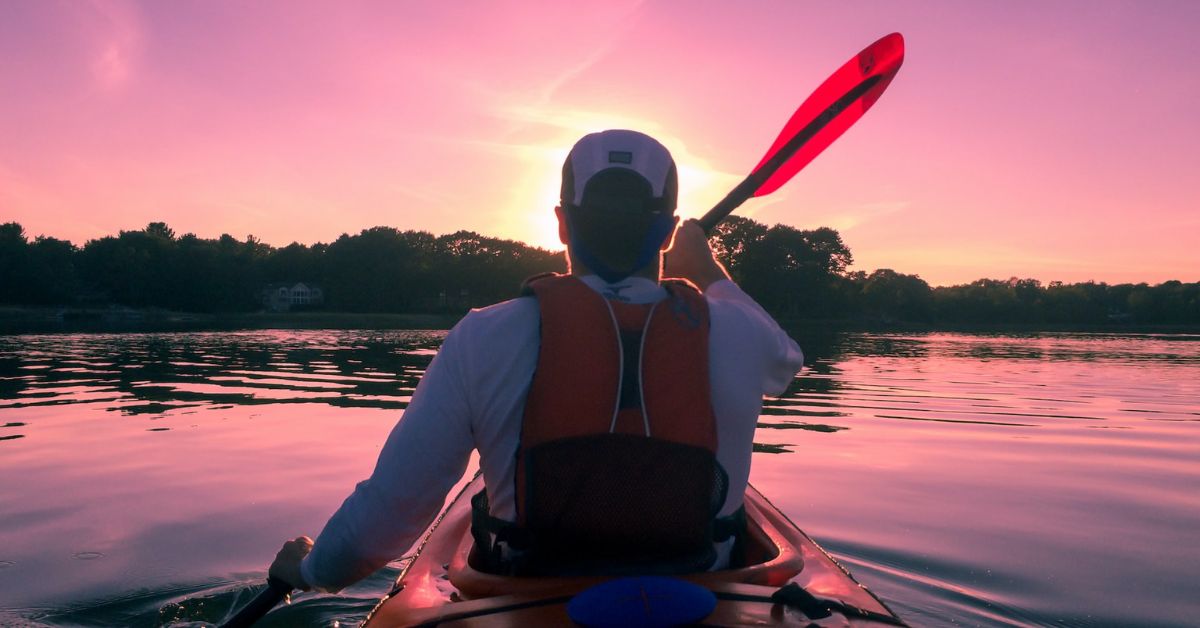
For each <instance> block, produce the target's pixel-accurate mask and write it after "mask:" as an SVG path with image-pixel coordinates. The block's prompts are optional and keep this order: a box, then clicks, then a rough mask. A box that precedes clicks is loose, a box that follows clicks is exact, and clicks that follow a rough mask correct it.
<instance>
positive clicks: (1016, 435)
mask: <svg viewBox="0 0 1200 628" xmlns="http://www.w3.org/2000/svg"><path fill="white" fill-rule="evenodd" d="M795 335H796V337H797V338H799V339H801V344H802V345H805V348H806V350H807V352H808V354H809V356H810V358H811V364H810V365H809V366H808V367H807V368H806V369H805V372H804V374H803V376H801V377H799V378H797V379H796V381H795V382H794V383H793V385H792V387H791V389H790V390H789V391H788V393H787V394H786V395H785V396H784V397H783V398H782V399H778V400H768V402H767V406H766V407H765V408H764V413H763V416H762V418H761V421H760V429H759V431H758V437H757V438H756V441H757V445H756V450H757V452H758V453H756V454H755V459H754V470H753V473H752V476H751V480H752V481H753V482H754V483H755V484H756V485H757V486H758V487H759V488H760V489H761V490H762V491H763V492H764V493H765V494H767V495H768V496H769V497H771V498H772V500H773V501H775V503H776V504H777V505H779V506H780V507H781V508H782V509H783V510H784V511H785V512H787V513H788V514H789V515H790V516H791V517H792V518H793V520H795V521H796V522H797V523H798V524H799V525H800V526H801V527H803V528H804V529H805V530H806V531H808V532H809V533H810V534H811V535H812V536H814V537H815V538H816V539H817V540H818V542H820V543H822V544H823V545H824V546H825V547H826V548H827V549H828V550H830V551H831V552H832V553H833V554H834V555H835V556H837V557H838V558H839V559H840V560H841V561H842V562H843V563H844V564H845V565H846V566H847V567H849V568H850V570H851V571H852V572H854V574H855V575H856V576H857V577H858V579H859V580H860V581H862V582H863V583H864V584H866V585H867V586H869V587H870V588H871V589H873V590H874V591H875V592H876V593H877V594H879V595H880V596H881V597H883V598H884V599H885V600H886V601H887V602H888V603H889V604H890V605H891V606H892V608H893V609H895V610H896V611H897V612H898V613H900V614H901V615H902V616H903V617H904V618H905V619H907V620H908V621H910V622H911V623H913V624H914V625H928V626H945V625H965V626H976V625H979V626H1009V625H1053V626H1131V625H1137V626H1143V625H1144V626H1195V625H1200V585H1198V584H1197V581H1198V580H1200V337H1197V336H1147V335H1138V336H1133V335H1127V336H1112V335H1067V334H1056V335H1037V336H982V335H980V336H975V335H957V334H929V335H872V334H837V335H825V336H820V337H818V336H815V335H811V334H810V335H809V336H806V334H805V332H804V331H798V332H797V333H796V334H795ZM443 337H444V332H395V331H388V332H371V331H276V332H273V331H266V332H243V333H189V334H121V335H75V336H71V335H47V336H6V337H0V625H18V626H20V625H52V626H78V625H84V626H158V625H172V626H201V625H208V624H210V623H214V622H219V621H220V620H222V619H223V618H225V617H226V616H227V615H228V614H229V612H230V610H231V609H232V608H234V607H237V606H239V605H240V604H242V603H244V602H245V601H248V600H249V599H250V597H252V596H253V595H254V593H255V592H256V591H257V588H258V587H259V586H260V585H259V583H260V582H261V581H262V579H263V577H264V576H265V570H266V566H267V565H268V564H269V563H270V561H271V558H272V557H273V556H274V553H275V551H276V550H277V549H278V546H279V545H280V543H281V542H282V540H283V539H285V538H288V537H291V536H295V535H297V534H309V535H312V536H315V535H316V533H317V532H319V531H320V528H321V526H322V524H323V523H324V522H325V519H326V518H327V517H328V516H329V515H330V514H331V513H332V511H333V510H334V509H335V508H336V507H337V506H338V504H340V502H341V500H342V499H343V498H344V497H345V495H346V494H347V493H348V492H349V491H350V489H351V488H352V487H353V485H354V483H355V482H357V481H358V480H360V479H362V478H363V477H365V476H367V475H368V474H369V473H370V470H371V468H372V466H373V464H374V459H375V456H376V455H377V453H378V451H379V447H380V446H381V445H382V443H383V440H384V438H385V437H386V435H387V433H388V432H389V431H390V430H391V428H392V426H393V424H394V423H395V422H396V420H397V419H398V418H400V416H401V414H402V411H403V408H404V407H405V405H406V404H407V402H408V400H409V397H410V395H411V394H412V391H413V388H414V387H415V385H416V383H417V381H418V379H419V378H420V375H421V373H422V371H423V369H424V368H425V367H426V366H427V365H428V363H429V360H430V359H431V357H432V355H433V353H434V352H435V351H436V349H437V347H438V345H439V344H440V342H441V339H442V338H443ZM398 566H399V562H397V563H394V564H393V565H392V566H390V567H389V568H387V569H384V570H382V571H381V572H379V573H377V574H376V575H375V576H374V577H372V578H370V579H368V580H366V581H364V582H363V583H360V584H359V585H357V586H355V587H353V588H352V589H349V590H347V591H345V592H344V593H343V594H342V595H340V596H337V597H331V596H316V595H310V594H305V595H300V596H297V597H296V599H295V600H294V602H293V604H291V605H290V606H288V607H286V608H283V609H281V610H280V611H278V612H277V613H275V614H273V615H272V618H273V620H272V621H270V622H264V625H275V626H283V625H314V626H334V625H339V623H340V625H354V624H355V623H356V622H358V621H360V620H361V619H362V618H363V616H364V615H365V614H366V613H367V612H368V611H369V610H370V609H371V608H372V606H373V605H374V603H375V601H376V600H377V599H378V598H379V597H380V596H381V595H383V594H384V593H385V592H386V591H387V589H388V588H389V586H390V584H391V581H392V579H394V578H395V576H396V574H397V573H398Z"/></svg>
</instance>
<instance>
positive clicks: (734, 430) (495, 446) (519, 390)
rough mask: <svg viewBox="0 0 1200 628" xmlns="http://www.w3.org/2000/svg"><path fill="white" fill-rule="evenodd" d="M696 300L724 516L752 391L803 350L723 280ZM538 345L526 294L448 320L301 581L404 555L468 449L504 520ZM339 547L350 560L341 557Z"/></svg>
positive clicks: (736, 477) (743, 477)
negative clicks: (370, 469)
mask: <svg viewBox="0 0 1200 628" xmlns="http://www.w3.org/2000/svg"><path fill="white" fill-rule="evenodd" d="M583 281H584V282H585V283H587V284H588V285H589V286H590V287H592V288H593V289H595V290H596V291H597V292H599V293H600V294H602V295H603V294H609V295H619V296H620V297H621V298H622V299H623V300H628V302H631V303H650V302H653V301H657V300H659V299H662V298H664V297H665V296H666V292H665V290H664V289H663V288H662V287H661V286H659V285H658V284H657V283H655V282H653V281H650V280H648V279H644V278H629V279H626V280H624V281H622V282H617V283H616V284H606V283H605V282H604V281H603V280H601V279H599V278H597V277H595V276H587V277H584V278H583ZM705 298H706V300H707V301H708V304H709V310H710V320H711V332H710V336H709V353H710V357H709V363H710V382H711V390H712V403H713V409H714V412H715V415H716V419H717V433H718V449H717V459H718V461H719V462H720V464H721V465H722V467H724V469H725V471H726V473H727V474H728V477H729V492H728V496H727V499H726V502H725V504H724V506H723V507H722V508H721V512H720V514H721V515H728V514H730V513H732V512H734V511H735V510H737V509H738V508H739V507H740V506H741V503H742V494H743V492H744V491H745V486H746V482H747V479H748V477H749V471H750V455H751V451H752V447H753V436H754V428H755V425H756V423H757V419H758V414H759V412H760V410H761V406H762V397H763V395H764V394H766V395H777V394H780V393H782V392H783V391H784V390H785V389H786V387H787V385H788V383H789V382H790V381H791V379H792V377H793V376H794V374H795V372H796V371H797V370H798V369H799V368H800V365H801V362H802V360H803V356H802V354H801V352H800V349H799V347H797V346H796V344H795V342H794V341H792V340H791V339H790V338H789V337H788V336H787V334H786V333H784V332H783V331H782V330H780V329H779V327H778V326H777V325H776V324H775V322H774V321H773V320H772V319H771V318H770V317H769V316H768V315H767V314H766V313H765V312H763V311H762V310H761V308H759V306H758V305H757V304H755V303H754V301H753V300H751V299H750V298H749V297H748V296H746V295H745V293H743V292H742V291H741V290H740V289H739V288H738V287H737V286H736V285H734V284H733V283H732V282H729V281H722V282H717V283H715V284H713V285H712V286H710V287H709V288H708V290H707V291H706V292H705ZM538 348H539V315H538V307H537V303H536V301H535V300H534V299H533V298H532V297H524V298H519V299H513V300H511V301H506V302H504V303H500V304H497V305H493V306H491V307H488V308H484V309H481V310H476V311H473V312H471V313H470V314H468V315H467V316H466V317H465V318H464V319H463V320H462V321H460V322H459V324H458V325H457V326H455V328H454V329H453V330H452V331H451V333H450V334H449V335H448V336H447V338H446V340H445V343H444V344H443V346H442V348H441V350H440V351H439V353H438V356H437V357H436V358H435V359H434V361H433V363H431V364H430V367H429V369H428V370H427V372H426V374H425V376H424V378H423V379H422V381H421V384H420V386H419V387H418V389H417V391H416V392H415V393H414V395H413V400H412V403H411V404H410V405H409V407H408V408H407V410H406V411H405V416H404V419H403V420H402V421H400V423H399V424H397V426H396V429H395V430H393V432H392V434H391V436H390V437H389V438H388V442H387V443H386V444H385V445H384V449H383V452H382V453H381V455H380V459H379V463H378V465H377V467H376V470H375V473H374V474H373V475H372V477H371V478H370V479H369V480H368V481H366V482H364V483H361V484H360V485H359V486H358V488H357V489H356V491H355V493H354V494H353V495H351V496H350V497H349V498H348V499H347V500H346V502H345V503H344V504H343V506H342V508H341V509H340V510H339V511H338V513H337V514H335V515H334V517H333V518H332V519H331V520H330V522H329V524H327V525H326V528H325V530H324V531H323V532H322V534H321V537H320V538H319V539H318V543H317V546H316V550H315V551H314V552H313V554H312V555H310V556H309V557H308V558H307V559H306V560H305V563H304V575H305V579H306V580H307V581H308V582H309V583H310V584H314V585H316V586H318V587H319V588H330V589H332V588H340V586H342V584H341V583H342V582H346V583H349V582H353V581H354V580H356V579H357V578H359V577H362V576H363V575H366V574H367V573H370V571H372V570H373V568H372V567H371V565H375V564H376V563H378V564H382V563H385V562H387V560H390V559H391V558H393V557H395V556H397V555H399V554H400V553H402V552H404V551H405V550H406V549H407V545H406V543H411V539H412V538H415V537H416V535H418V534H420V532H421V531H422V530H423V529H424V528H425V527H426V526H427V525H428V523H429V521H430V520H431V519H432V518H433V516H435V515H436V512H437V509H438V508H439V507H440V506H441V503H442V499H443V497H444V495H445V494H446V492H447V491H448V490H449V488H450V487H451V486H452V485H453V484H454V482H456V481H457V480H458V478H459V477H461V476H462V474H463V471H464V469H465V467H466V464H467V459H468V457H469V454H470V451H471V450H472V449H475V448H477V449H478V450H479V452H480V467H481V469H482V471H483V474H484V480H485V483H486V485H487V490H488V498H489V502H490V504H491V509H492V514H493V515H494V516H496V517H500V518H503V519H508V520H513V519H515V518H516V508H515V502H514V485H515V484H514V479H513V478H514V473H515V467H516V458H515V455H514V454H515V452H516V451H517V444H518V440H519V436H520V430H521V420H522V415H523V410H524V402H525V395H526V393H527V391H528V388H529V384H530V381H531V380H532V377H533V373H534V369H535V367H536V364H537V356H538ZM401 545H404V547H400V546H401ZM363 550H366V551H363ZM346 553H351V555H354V554H358V555H359V556H360V557H361V560H359V561H354V564H353V565H350V564H348V563H347V561H346V560H345V554H346ZM381 560H382V562H380V561H381ZM346 566H351V567H352V568H351V569H346ZM363 571H365V572H366V573H363Z"/></svg>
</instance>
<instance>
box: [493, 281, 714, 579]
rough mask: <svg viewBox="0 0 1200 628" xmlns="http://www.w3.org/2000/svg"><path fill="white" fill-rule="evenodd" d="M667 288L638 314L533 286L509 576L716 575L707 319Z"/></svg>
mask: <svg viewBox="0 0 1200 628" xmlns="http://www.w3.org/2000/svg"><path fill="white" fill-rule="evenodd" d="M664 287H665V288H666V289H667V292H668V296H667V298H665V299H663V300H661V301H658V302H657V303H652V304H645V305H641V304H629V303H622V302H619V301H613V300H608V299H606V298H604V297H603V296H601V295H600V294H598V293H597V292H596V291H594V290H592V289H591V288H589V287H588V286H587V285H586V284H584V283H583V282H582V281H580V280H579V279H577V278H575V277H571V276H559V275H550V276H543V277H540V278H535V279H533V280H531V281H530V282H529V283H528V284H527V291H529V292H531V293H532V294H533V295H534V296H535V297H536V298H537V301H538V307H539V310H540V312H541V345H540V349H539V352H538V362H537V368H536V370H535V372H534V376H533V382H532V384H531V386H530V389H529V394H528V397H527V399H526V402H525V414H524V418H523V422H522V426H521V440H520V445H519V446H518V449H517V459H516V464H517V466H516V500H517V501H516V506H517V514H518V520H517V522H515V527H516V529H517V530H518V531H519V533H512V532H513V531H512V530H510V531H509V532H510V534H508V535H507V538H508V540H509V541H510V542H512V541H513V540H514V539H520V540H519V541H517V542H514V543H512V545H513V546H514V547H517V548H518V549H520V550H523V551H522V554H523V556H524V559H523V566H522V567H520V568H518V569H517V571H519V572H524V573H528V574H534V573H559V574H562V573H601V572H603V573H619V572H622V571H628V572H638V573H648V572H685V571H695V570H703V569H705V568H707V567H708V565H709V564H711V563H712V560H713V557H714V555H715V554H714V550H713V541H714V538H715V537H717V536H720V535H719V534H717V533H716V532H715V531H714V530H715V528H714V525H715V524H714V522H715V521H716V515H717V512H718V511H719V510H720V508H721V505H722V504H723V503H724V500H725V492H726V488H727V479H726V476H725V473H724V471H723V470H722V469H721V467H720V465H719V464H718V463H717V459H716V452H717V428H716V418H715V416H714V413H713V408H712V400H711V395H710V391H709V368H708V333H709V319H708V305H707V303H706V302H705V300H704V297H703V296H701V295H700V293H699V292H698V291H697V290H696V289H695V288H694V287H692V286H691V285H690V284H686V283H684V282H674V281H672V282H664ZM484 507H485V508H486V505H484ZM477 536H478V535H477ZM725 536H728V533H726V534H725ZM522 545H524V547H521V546H522Z"/></svg>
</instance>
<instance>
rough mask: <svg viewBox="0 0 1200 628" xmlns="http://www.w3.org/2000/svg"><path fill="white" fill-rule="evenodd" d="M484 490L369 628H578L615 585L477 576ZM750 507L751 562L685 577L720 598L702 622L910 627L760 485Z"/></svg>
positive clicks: (470, 491) (456, 510)
mask: <svg viewBox="0 0 1200 628" xmlns="http://www.w3.org/2000/svg"><path fill="white" fill-rule="evenodd" d="M482 489H483V478H482V476H480V475H477V476H476V477H475V479H474V480H472V481H471V482H470V483H468V484H467V486H466V487H465V488H464V489H463V490H462V492H461V493H459V495H458V496H457V497H456V498H454V500H452V501H451V503H450V505H449V506H448V507H447V508H446V510H445V511H444V512H443V513H442V515H441V516H440V517H439V518H438V519H437V520H436V521H435V522H434V523H433V525H432V526H431V527H430V530H429V532H428V533H426V535H425V538H424V539H423V540H422V542H421V544H420V546H419V548H418V551H417V555H416V558H414V559H413V560H412V561H411V562H410V563H409V564H408V565H407V566H406V567H405V568H404V569H403V571H402V572H401V574H400V577H399V578H398V579H397V580H396V586H395V587H394V588H393V590H392V592H391V593H389V594H388V595H387V596H386V597H385V598H383V600H382V601H380V603H379V604H378V605H377V606H376V607H375V609H374V610H373V611H371V614H370V615H368V616H367V619H366V621H365V622H364V623H363V626H364V627H367V628H383V627H391V626H463V627H466V626H489V627H493V626H570V625H575V623H574V622H573V621H572V619H571V617H572V616H571V615H570V614H569V608H568V607H569V606H570V605H571V602H572V600H573V599H575V598H577V597H578V598H583V597H584V596H585V595H588V594H589V590H591V589H599V588H601V586H602V585H604V584H605V583H606V582H609V581H612V580H614V578H605V577H598V576H572V577H561V578H555V577H514V576H502V575H496V574H490V573H484V572H482V571H479V570H477V569H475V568H474V567H473V566H472V565H471V561H470V560H469V558H470V555H471V550H472V548H473V545H474V541H473V539H472V537H471V503H470V501H471V500H470V497H471V496H472V495H474V494H475V493H477V492H478V491H480V490H482ZM745 506H746V520H747V532H746V538H745V541H744V546H745V548H746V549H745V551H744V552H743V554H744V556H745V557H746V560H745V562H746V563H747V564H743V565H738V566H735V567H731V568H730V569H725V570H721V571H710V572H703V573H694V574H687V575H682V576H678V578H677V579H678V580H681V581H683V582H684V583H690V584H684V586H691V587H693V588H701V587H702V588H703V589H706V590H707V591H711V594H712V595H711V596H709V597H715V598H716V603H715V607H714V608H713V609H712V611H711V612H710V613H709V614H707V615H706V616H703V620H702V622H701V623H703V624H704V625H715V626H809V625H812V623H813V621H820V624H821V625H843V626H846V625H848V626H904V625H906V624H904V622H903V621H902V620H901V619H900V618H899V617H897V616H896V614H895V613H893V612H892V611H891V609H889V608H888V607H887V605H885V604H884V603H883V602H882V601H881V600H880V599H879V598H877V597H875V595H874V594H873V593H871V592H870V591H869V590H867V589H866V587H864V586H862V585H860V584H859V583H858V582H857V581H856V580H854V578H853V577H852V576H851V575H850V573H849V572H848V571H846V569H845V568H843V567H842V566H841V565H839V564H838V563H837V562H836V561H835V560H834V559H833V558H832V557H831V556H830V555H829V554H828V553H826V552H825V551H824V550H822V549H821V548H820V547H819V546H818V545H817V544H816V543H815V542H814V541H813V540H812V539H811V538H809V536H808V535H807V534H805V533H804V532H803V531H801V530H800V528H798V527H796V525H795V524H793V523H792V522H791V521H790V520H789V519H788V518H787V517H786V516H785V515H784V514H783V513H782V512H780V511H779V509H778V508H776V507H775V506H774V505H772V504H771V502H769V501H767V499H766V498H765V497H763V495H762V494H761V493H759V492H758V491H757V490H756V489H755V488H754V487H752V486H747V488H746V497H745ZM674 579H675V578H672V580H674ZM695 585H699V586H698V587H697V586H695ZM706 595H707V593H706ZM643 597H645V594H644V592H643ZM701 612H703V611H701ZM587 623H589V624H591V623H593V622H591V621H588V622H587ZM596 623H597V624H600V625H603V624H604V623H606V622H604V621H598V622H596ZM608 623H616V622H608ZM642 625H653V623H652V622H651V623H650V624H642Z"/></svg>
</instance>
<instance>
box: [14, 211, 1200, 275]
mask: <svg viewBox="0 0 1200 628" xmlns="http://www.w3.org/2000/svg"><path fill="white" fill-rule="evenodd" d="M155 222H161V223H164V224H166V225H167V227H171V225H170V223H167V222H166V221H162V220H152V221H151V223H155ZM18 224H19V223H18ZM147 224H150V223H147ZM146 226H147V225H142V226H141V227H138V228H121V229H118V231H117V232H116V233H109V234H104V235H101V236H98V237H94V238H88V240H85V241H84V242H83V243H77V242H75V241H74V240H69V239H67V238H59V237H57V236H54V235H51V234H45V233H39V234H33V233H30V232H29V230H28V228H25V231H26V233H25V235H26V238H27V239H28V240H29V241H31V242H32V241H33V240H34V239H35V238H37V237H39V236H40V237H50V238H55V239H57V240H63V241H66V242H70V243H71V245H72V246H75V247H76V248H83V246H85V245H86V244H87V243H88V242H90V241H92V240H99V239H102V238H106V237H117V236H119V235H120V232H121V231H143V230H145V228H146ZM768 226H770V225H768ZM22 227H24V225H22ZM378 228H385V229H395V230H397V231H401V232H404V231H424V232H426V233H430V234H431V235H433V236H435V237H437V236H445V235H450V234H452V233H456V232H458V231H468V232H472V233H476V234H478V235H480V236H482V237H485V238H495V239H498V240H510V241H513V242H517V243H520V244H522V245H524V246H528V247H532V248H538V249H541V250H543V251H546V252H548V253H555V254H559V253H564V252H565V247H562V246H561V245H560V246H559V247H558V248H547V247H544V246H538V245H536V244H533V243H529V242H525V241H523V240H520V239H518V238H511V237H505V236H499V235H494V234H489V233H484V232H482V231H479V230H476V229H469V228H468V229H456V230H455V231H449V232H445V233H437V232H434V231H430V230H429V229H417V228H408V227H398V226H395V225H373V226H370V227H364V228H362V229H359V230H358V231H357V232H349V231H343V232H341V233H339V234H338V235H337V236H335V237H333V238H329V239H319V240H316V241H313V242H298V241H295V240H293V241H291V242H288V243H287V244H282V245H281V244H276V243H273V242H268V241H266V240H265V239H262V238H259V237H258V236H257V235H255V234H252V233H251V234H246V235H243V236H238V235H235V234H232V233H229V232H228V231H224V232H221V233H219V234H217V235H203V234H198V233H194V232H191V231H185V232H181V231H179V230H177V229H174V228H173V227H172V228H171V229H172V231H174V232H175V238H176V239H178V238H181V237H183V236H186V235H194V236H196V237H197V238H200V239H202V240H217V239H220V238H221V236H224V235H228V236H230V237H233V238H235V239H237V240H239V241H242V242H245V241H246V240H247V239H248V238H251V237H253V238H254V239H255V240H256V241H258V242H261V243H263V244H266V245H267V246H269V247H271V248H273V249H282V248H285V247H288V246H291V245H292V244H300V245H302V246H305V247H312V246H314V245H316V244H330V243H332V242H334V241H335V240H337V239H338V238H340V237H342V236H355V235H358V234H359V233H361V232H363V231H366V230H370V229H378ZM813 228H814V229H815V228H818V227H813ZM850 252H851V253H852V254H853V253H854V249H853V247H850ZM885 269H886V270H892V271H895V272H897V273H901V274H904V275H914V276H917V277H920V278H921V280H922V281H925V283H927V284H928V285H929V287H931V288H950V287H954V286H962V285H969V284H971V283H974V282H976V281H1000V282H1007V281H1011V280H1013V279H1018V280H1020V279H1034V280H1037V281H1039V282H1040V283H1041V284H1042V285H1043V286H1048V285H1050V284H1051V283H1062V284H1065V285H1071V284H1086V283H1095V284H1107V285H1110V286H1116V285H1123V284H1129V285H1139V284H1146V285H1149V286H1158V285H1162V284H1164V283H1167V282H1171V281H1178V282H1181V283H1185V284H1191V283H1200V278H1197V279H1193V280H1188V279H1185V278H1180V277H1174V278H1170V279H1163V280H1161V281H1145V280H1143V281H1106V280H1103V279H1084V280H1079V281H1065V280H1059V279H1044V278H1041V277H1027V276H1020V275H1008V276H1007V277H1001V276H990V277H976V278H975V279H972V280H970V281H961V282H957V283H944V284H939V283H933V282H931V281H929V280H928V279H926V278H925V277H923V276H921V274H920V273H912V272H908V271H906V270H905V269H903V268H891V267H887V266H883V267H879V268H872V269H870V270H867V269H865V268H861V267H860V266H859V265H858V264H857V263H855V264H851V265H850V266H849V268H848V269H847V272H859V271H862V272H865V273H867V274H868V275H870V274H871V273H872V272H874V271H877V270H885Z"/></svg>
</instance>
